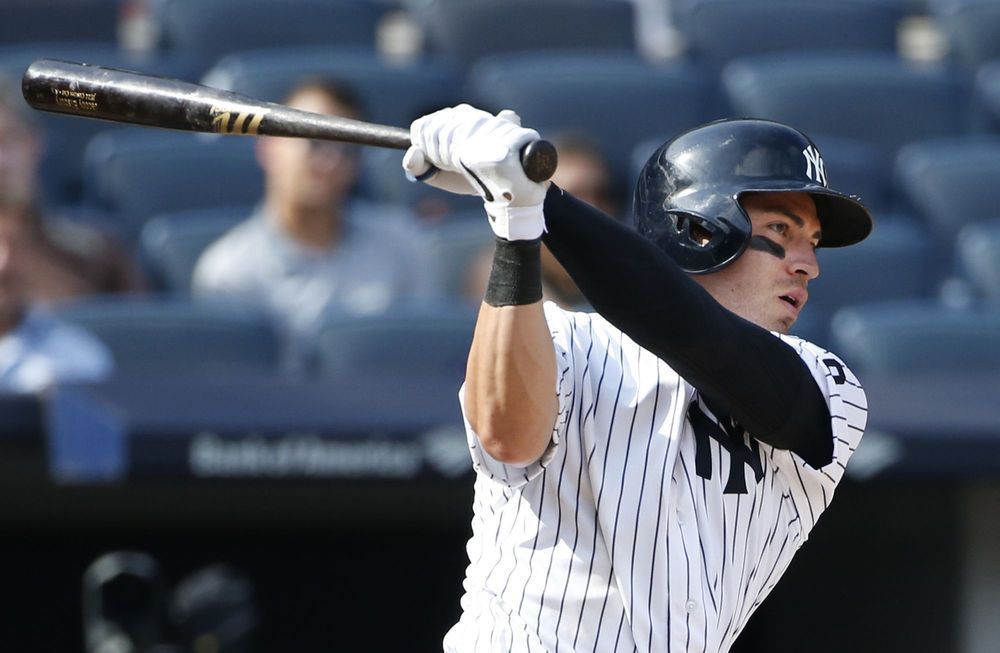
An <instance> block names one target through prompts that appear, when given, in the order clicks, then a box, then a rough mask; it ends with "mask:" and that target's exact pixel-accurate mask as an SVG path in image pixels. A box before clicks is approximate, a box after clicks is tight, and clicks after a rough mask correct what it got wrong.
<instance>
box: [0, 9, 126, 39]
mask: <svg viewBox="0 0 1000 653" xmlns="http://www.w3.org/2000/svg"><path fill="white" fill-rule="evenodd" d="M120 5H121V1H120V0H73V1H72V2H68V1H67V0H4V2H3V10H2V16H3V19H2V20H0V43H3V44H10V43H28V42H32V41H80V40H87V41H101V42H104V43H109V44H115V43H117V40H118V12H119V7H120Z"/></svg>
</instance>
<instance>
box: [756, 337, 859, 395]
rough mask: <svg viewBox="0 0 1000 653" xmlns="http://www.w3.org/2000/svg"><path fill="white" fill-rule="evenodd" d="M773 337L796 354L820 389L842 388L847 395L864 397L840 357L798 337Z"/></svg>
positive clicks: (854, 377)
mask: <svg viewBox="0 0 1000 653" xmlns="http://www.w3.org/2000/svg"><path fill="white" fill-rule="evenodd" d="M774 335H775V336H777V337H778V338H779V339H781V341H782V342H784V343H785V344H787V345H788V346H789V347H791V348H792V349H794V350H795V351H796V353H798V355H799V358H801V359H802V361H803V362H804V363H805V364H806V367H808V368H809V370H810V371H811V372H812V374H813V377H814V378H815V379H816V382H817V384H818V385H819V386H820V388H823V389H826V390H828V391H831V392H832V391H833V390H834V388H840V387H841V386H843V387H846V388H848V392H849V394H852V395H861V396H863V395H864V389H863V387H862V385H861V381H860V380H859V379H858V377H857V376H855V374H854V372H852V371H851V369H850V367H848V365H847V363H845V362H844V361H843V359H841V358H840V356H838V355H837V354H835V353H834V352H832V351H830V350H828V349H826V348H824V347H821V346H820V345H817V344H815V343H813V342H810V341H809V340H806V339H804V338H800V337H798V336H793V335H789V334H784V333H774Z"/></svg>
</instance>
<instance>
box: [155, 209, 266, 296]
mask: <svg viewBox="0 0 1000 653" xmlns="http://www.w3.org/2000/svg"><path fill="white" fill-rule="evenodd" d="M252 211H253V208H252V207H244V206H239V207H224V208H214V209H191V210H187V211H177V212H175V213H164V214H161V215H157V216H154V217H153V218H151V219H150V220H149V221H148V222H146V224H145V225H144V226H143V228H142V233H141V234H140V243H139V245H140V254H141V258H142V260H143V262H144V263H145V265H146V268H147V270H148V271H149V273H150V276H151V277H152V279H153V281H154V283H156V284H157V286H158V287H159V288H161V289H163V290H166V291H168V292H170V293H174V294H178V295H187V294H189V293H190V291H191V277H192V275H193V273H194V268H195V266H196V265H197V263H198V259H199V258H200V257H201V255H202V253H203V252H204V251H205V250H206V249H207V248H208V246H209V245H211V244H212V243H213V242H215V241H216V240H218V239H219V238H221V237H222V236H223V234H225V233H226V232H227V231H229V229H231V228H232V227H234V226H236V225H237V224H239V223H240V222H242V221H243V220H246V219H247V218H248V217H249V216H250V214H251V212H252Z"/></svg>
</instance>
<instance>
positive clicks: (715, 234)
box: [669, 211, 723, 250]
mask: <svg viewBox="0 0 1000 653" xmlns="http://www.w3.org/2000/svg"><path fill="white" fill-rule="evenodd" d="M669 213H670V216H671V218H672V222H673V223H674V228H675V230H676V231H677V241H678V243H679V244H680V245H681V246H682V247H688V248H691V249H697V250H706V249H711V248H712V247H713V246H715V245H716V244H717V243H718V242H719V240H721V239H722V235H723V234H722V233H721V232H720V230H719V229H717V228H716V225H715V224H713V223H712V221H710V220H704V219H702V218H701V217H699V216H697V215H694V214H693V213H687V212H685V211H670V212H669Z"/></svg>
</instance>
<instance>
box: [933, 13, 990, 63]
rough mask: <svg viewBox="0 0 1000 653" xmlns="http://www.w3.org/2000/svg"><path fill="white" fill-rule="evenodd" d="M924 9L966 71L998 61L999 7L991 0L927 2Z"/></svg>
mask: <svg viewBox="0 0 1000 653" xmlns="http://www.w3.org/2000/svg"><path fill="white" fill-rule="evenodd" d="M928 9H929V11H930V13H931V15H932V16H934V17H935V18H936V19H937V22H938V23H939V24H940V25H941V27H942V28H943V29H944V32H945V34H946V35H947V38H948V43H949V45H950V46H951V51H952V52H953V53H954V54H955V55H957V60H958V61H959V62H960V63H961V64H962V65H964V66H965V67H966V68H967V69H968V70H974V69H975V68H976V67H978V66H979V65H981V64H983V63H985V62H987V61H990V60H993V59H998V58H1000V4H998V3H997V2H996V1H995V0H936V1H935V0H931V1H930V2H928Z"/></svg>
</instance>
